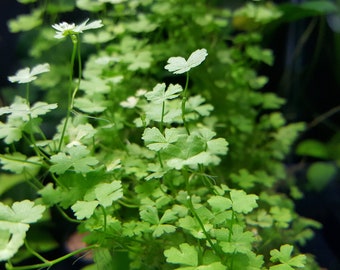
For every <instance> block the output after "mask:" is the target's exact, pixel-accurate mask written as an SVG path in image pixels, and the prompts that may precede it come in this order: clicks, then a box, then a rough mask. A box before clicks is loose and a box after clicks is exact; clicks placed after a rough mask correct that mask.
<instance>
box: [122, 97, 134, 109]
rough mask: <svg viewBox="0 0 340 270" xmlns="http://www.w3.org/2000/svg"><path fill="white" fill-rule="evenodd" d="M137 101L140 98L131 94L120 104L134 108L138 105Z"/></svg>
mask: <svg viewBox="0 0 340 270" xmlns="http://www.w3.org/2000/svg"><path fill="white" fill-rule="evenodd" d="M137 102H138V98H136V97H133V96H130V97H128V98H127V99H126V100H124V101H122V102H121V103H119V104H120V106H122V107H124V108H134V107H135V106H136V104H137Z"/></svg>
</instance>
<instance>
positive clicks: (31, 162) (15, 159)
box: [0, 155, 43, 166]
mask: <svg viewBox="0 0 340 270" xmlns="http://www.w3.org/2000/svg"><path fill="white" fill-rule="evenodd" d="M0 158H3V159H8V160H11V161H16V162H22V163H28V164H32V165H36V166H43V164H41V163H38V162H34V161H28V160H22V159H17V158H12V157H9V156H5V155H0Z"/></svg>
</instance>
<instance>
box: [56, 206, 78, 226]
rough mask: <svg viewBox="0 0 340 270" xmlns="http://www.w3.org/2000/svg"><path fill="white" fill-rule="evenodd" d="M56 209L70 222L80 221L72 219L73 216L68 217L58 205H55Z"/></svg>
mask: <svg viewBox="0 0 340 270" xmlns="http://www.w3.org/2000/svg"><path fill="white" fill-rule="evenodd" d="M56 207H57V209H58V211H59V212H60V214H61V215H62V216H63V217H64V218H65V219H66V220H68V221H70V222H72V223H81V221H80V220H77V219H74V218H70V217H69V216H68V215H67V214H66V213H65V211H64V210H63V209H61V208H60V206H58V205H57V206H56Z"/></svg>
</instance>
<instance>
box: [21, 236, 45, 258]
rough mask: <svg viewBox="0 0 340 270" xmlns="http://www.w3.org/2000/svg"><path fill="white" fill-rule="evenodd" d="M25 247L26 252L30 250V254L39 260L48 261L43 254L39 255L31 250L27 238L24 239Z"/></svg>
mask: <svg viewBox="0 0 340 270" xmlns="http://www.w3.org/2000/svg"><path fill="white" fill-rule="evenodd" d="M25 247H26V248H27V250H28V252H30V253H31V254H32V255H34V256H35V257H37V258H38V259H39V260H41V261H43V262H44V263H48V260H47V259H45V258H44V257H43V256H41V255H40V254H39V253H38V252H36V251H35V250H33V249H32V248H31V247H30V245H29V244H28V242H27V240H26V239H25Z"/></svg>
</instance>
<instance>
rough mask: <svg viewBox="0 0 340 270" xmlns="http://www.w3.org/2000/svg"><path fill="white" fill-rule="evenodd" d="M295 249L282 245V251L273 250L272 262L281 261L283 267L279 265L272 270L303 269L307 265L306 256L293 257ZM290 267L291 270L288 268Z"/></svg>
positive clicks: (271, 252)
mask: <svg viewBox="0 0 340 270" xmlns="http://www.w3.org/2000/svg"><path fill="white" fill-rule="evenodd" d="M293 249H294V247H293V246H291V245H288V244H286V245H282V246H281V247H280V251H279V250H277V249H273V250H271V251H270V255H271V258H270V260H271V261H272V262H277V261H279V262H280V263H282V264H283V265H284V266H283V265H282V266H280V265H277V266H273V267H270V269H293V267H298V268H303V267H305V265H306V256H305V255H303V254H299V255H297V256H295V257H291V255H292V252H293ZM287 267H290V268H287Z"/></svg>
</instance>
